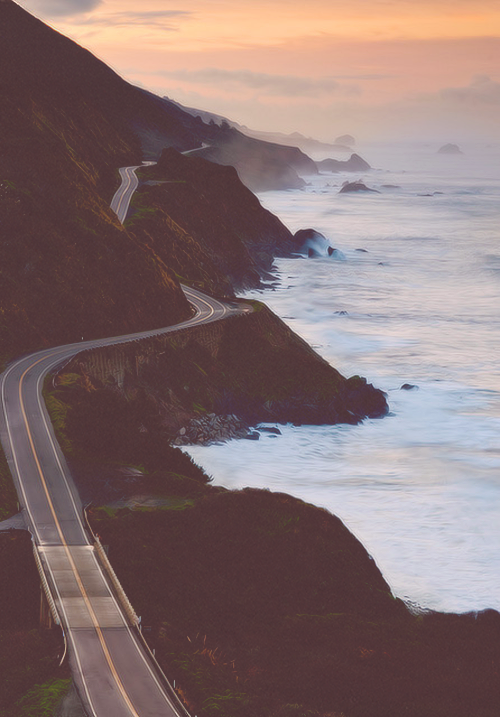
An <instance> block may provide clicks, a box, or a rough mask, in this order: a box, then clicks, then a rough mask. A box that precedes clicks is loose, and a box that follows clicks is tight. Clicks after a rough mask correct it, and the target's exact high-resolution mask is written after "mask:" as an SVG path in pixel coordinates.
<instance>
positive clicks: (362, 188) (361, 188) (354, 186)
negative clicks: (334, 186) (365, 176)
mask: <svg viewBox="0 0 500 717" xmlns="http://www.w3.org/2000/svg"><path fill="white" fill-rule="evenodd" d="M349 192H374V193H375V194H380V192H379V191H378V189H371V188H370V187H367V186H366V184H363V182H345V184H343V185H342V189H341V190H340V192H339V194H344V193H349Z"/></svg>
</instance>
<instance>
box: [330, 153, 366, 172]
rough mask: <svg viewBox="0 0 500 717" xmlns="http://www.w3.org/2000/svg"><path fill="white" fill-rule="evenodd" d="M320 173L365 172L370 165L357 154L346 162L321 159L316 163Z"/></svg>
mask: <svg viewBox="0 0 500 717" xmlns="http://www.w3.org/2000/svg"><path fill="white" fill-rule="evenodd" d="M316 165H317V167H318V169H319V170H320V171H321V172H365V171H367V170H368V169H371V167H370V165H369V164H368V162H367V161H366V160H364V159H363V157H360V156H359V154H352V155H351V156H350V158H349V159H348V160H346V161H341V160H339V159H323V160H321V161H320V162H316Z"/></svg>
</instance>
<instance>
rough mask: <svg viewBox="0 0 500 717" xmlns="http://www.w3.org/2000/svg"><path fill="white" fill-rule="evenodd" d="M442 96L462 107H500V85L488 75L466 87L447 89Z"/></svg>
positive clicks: (478, 78)
mask: <svg viewBox="0 0 500 717" xmlns="http://www.w3.org/2000/svg"><path fill="white" fill-rule="evenodd" d="M440 96H441V97H442V98H443V99H444V100H448V101H449V100H451V101H453V102H455V103H459V104H462V105H471V106H477V105H499V104H500V83H499V82H495V80H492V79H491V77H488V76H487V75H477V76H476V77H474V78H473V79H472V81H471V83H470V84H469V85H468V86H466V87H446V88H445V89H443V90H441V92H440Z"/></svg>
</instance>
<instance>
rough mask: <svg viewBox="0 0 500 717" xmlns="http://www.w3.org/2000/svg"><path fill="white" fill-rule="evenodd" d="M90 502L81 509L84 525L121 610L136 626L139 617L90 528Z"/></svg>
mask: <svg viewBox="0 0 500 717" xmlns="http://www.w3.org/2000/svg"><path fill="white" fill-rule="evenodd" d="M89 505H90V503H87V505H86V506H85V507H84V509H83V516H84V519H85V525H86V527H87V530H88V532H89V533H90V535H91V536H92V540H93V541H94V550H95V551H96V553H97V555H98V556H99V560H100V561H101V564H102V566H103V568H104V569H105V571H106V573H107V575H108V577H109V579H110V581H111V584H112V586H113V588H114V591H115V593H116V597H117V598H118V600H119V601H120V602H121V605H122V607H123V610H124V611H125V614H126V616H127V617H128V619H129V620H130V622H131V624H132V625H134V626H135V627H137V626H138V625H139V622H140V620H139V618H138V617H137V614H136V612H135V610H134V608H133V607H132V604H131V602H130V600H129V599H128V597H127V594H126V593H125V590H124V589H123V587H122V584H121V582H120V581H119V580H118V576H117V574H116V573H115V571H114V570H113V566H112V565H111V563H110V562H109V558H108V556H107V555H106V551H105V550H104V548H103V547H102V543H101V541H100V540H99V536H98V535H96V534H95V533H94V531H93V530H92V527H91V525H90V523H89V519H88V516H87V508H88V507H89Z"/></svg>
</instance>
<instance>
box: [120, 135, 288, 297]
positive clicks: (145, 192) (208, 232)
mask: <svg viewBox="0 0 500 717" xmlns="http://www.w3.org/2000/svg"><path fill="white" fill-rule="evenodd" d="M141 177H143V179H144V180H145V181H146V183H145V184H143V185H142V188H141V191H140V192H139V194H138V196H137V197H136V198H135V199H134V203H133V212H132V217H131V219H130V220H129V221H128V222H127V224H126V226H127V227H129V228H130V230H131V231H135V230H137V229H140V230H142V231H143V232H145V233H147V234H148V236H149V237H150V238H151V239H150V244H151V246H154V248H155V251H156V252H157V253H158V255H159V256H161V257H162V258H163V259H164V261H165V262H166V263H167V264H168V265H169V266H170V267H172V268H173V269H174V271H175V272H176V273H177V274H178V275H179V276H181V277H183V278H184V280H186V279H189V280H191V281H193V282H195V283H196V284H197V285H198V286H199V287H200V288H210V287H211V288H212V291H215V292H216V293H221V290H222V291H224V290H225V289H227V287H228V286H230V287H232V289H233V290H236V289H242V288H246V287H251V286H258V285H259V283H260V280H261V278H265V277H267V276H268V272H269V271H270V269H271V268H272V263H273V258H274V257H275V256H286V255H289V254H290V252H291V251H293V250H294V249H295V247H296V244H297V242H295V241H294V238H293V236H292V234H291V233H290V232H289V230H288V229H287V228H286V227H285V226H284V225H283V224H282V222H281V221H280V220H279V219H278V218H277V217H276V216H274V215H273V214H271V212H269V211H268V210H266V209H264V208H263V207H262V205H261V203H260V202H259V200H258V199H257V197H256V196H255V195H254V194H252V192H251V191H250V190H249V189H247V188H246V187H245V185H244V184H243V183H242V182H241V180H240V179H239V177H238V175H237V173H236V171H235V169H234V168H232V167H221V166H219V165H217V164H213V163H212V162H208V161H207V160H205V159H200V158H199V157H198V156H197V154H196V155H193V156H185V155H182V154H180V153H179V152H177V151H176V150H175V149H173V148H170V149H165V150H163V152H162V155H161V157H160V160H159V162H158V164H157V165H156V166H154V167H149V168H146V169H142V170H141ZM152 184H153V186H151V185H152ZM134 212H135V213H134Z"/></svg>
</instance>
